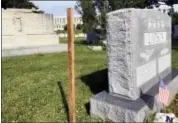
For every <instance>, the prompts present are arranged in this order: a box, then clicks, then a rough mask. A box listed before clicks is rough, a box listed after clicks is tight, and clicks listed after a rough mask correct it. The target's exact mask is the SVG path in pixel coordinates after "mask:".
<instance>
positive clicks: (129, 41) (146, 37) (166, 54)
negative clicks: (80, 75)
mask: <svg viewBox="0 0 178 123" xmlns="http://www.w3.org/2000/svg"><path fill="white" fill-rule="evenodd" d="M107 55H108V81H109V83H108V85H109V92H105V91H103V92H100V93H99V94H97V95H94V96H93V97H91V99H90V113H91V115H92V116H99V117H101V118H103V119H105V120H111V121H114V122H143V121H144V120H145V118H146V116H148V114H149V113H150V112H156V111H159V110H160V109H161V108H163V106H162V105H161V104H159V103H158V102H157V95H158V91H159V81H160V79H163V80H164V81H165V84H166V85H167V87H168V89H169V91H170V100H169V102H170V101H171V100H172V98H173V96H174V95H175V94H176V92H177V90H178V83H177V82H176V81H178V76H176V74H177V71H175V70H174V71H173V70H172V67H171V18H170V17H169V16H168V15H166V14H163V13H161V12H159V11H157V10H153V9H134V8H131V9H121V10H117V11H113V12H110V13H108V14H107Z"/></svg>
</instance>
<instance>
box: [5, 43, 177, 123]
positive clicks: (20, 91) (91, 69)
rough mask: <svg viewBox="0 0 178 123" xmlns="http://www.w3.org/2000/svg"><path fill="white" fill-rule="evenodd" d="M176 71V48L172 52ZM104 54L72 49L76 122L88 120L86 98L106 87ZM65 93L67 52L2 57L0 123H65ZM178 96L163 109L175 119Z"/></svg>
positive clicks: (103, 52)
mask: <svg viewBox="0 0 178 123" xmlns="http://www.w3.org/2000/svg"><path fill="white" fill-rule="evenodd" d="M172 59H173V60H172V62H173V67H174V68H177V69H178V48H177V49H176V48H175V49H173V56H172ZM106 63H107V61H106V51H97V52H96V51H91V50H88V48H87V47H86V45H83V43H80V42H79V41H77V42H76V46H75V76H76V78H75V86H76V88H75V90H76V91H75V92H76V118H77V122H96V121H101V122H102V120H101V119H96V118H90V115H89V114H88V109H89V105H88V102H89V99H90V97H91V96H92V95H93V94H96V93H98V92H100V91H102V90H104V89H106V88H107V86H106V85H107V70H106V66H107V64H106ZM103 83H104V84H103ZM67 94H68V73H67V53H66V52H65V53H54V54H47V55H43V54H39V55H31V56H18V57H5V58H2V122H13V121H14V122H66V121H67V117H68V113H67V110H68V108H67V99H68V98H67ZM177 107H178V95H177V97H176V98H175V100H174V101H173V102H172V104H171V105H170V106H169V107H168V108H166V110H167V111H168V112H169V111H171V112H173V113H175V114H176V116H177V117H178V108H177Z"/></svg>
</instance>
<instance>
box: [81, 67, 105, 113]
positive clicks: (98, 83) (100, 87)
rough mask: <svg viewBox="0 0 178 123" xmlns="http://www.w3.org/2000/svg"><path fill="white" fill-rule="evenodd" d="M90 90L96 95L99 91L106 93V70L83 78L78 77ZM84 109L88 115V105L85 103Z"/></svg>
mask: <svg viewBox="0 0 178 123" xmlns="http://www.w3.org/2000/svg"><path fill="white" fill-rule="evenodd" d="M80 79H81V80H82V82H84V83H85V84H86V85H87V86H88V87H89V88H90V90H91V92H92V93H93V94H97V93H99V92H101V91H108V70H107V69H103V70H100V71H97V72H94V73H91V74H88V75H85V76H82V77H80ZM85 108H86V111H87V113H88V114H90V104H89V103H86V104H85Z"/></svg>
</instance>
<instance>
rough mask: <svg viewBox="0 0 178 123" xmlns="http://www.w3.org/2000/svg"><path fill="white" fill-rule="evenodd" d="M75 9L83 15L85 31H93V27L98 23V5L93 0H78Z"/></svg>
mask: <svg viewBox="0 0 178 123" xmlns="http://www.w3.org/2000/svg"><path fill="white" fill-rule="evenodd" d="M75 9H76V10H77V11H78V13H79V14H80V15H81V16H82V20H83V31H84V32H85V33H87V32H93V29H94V28H96V26H97V25H98V22H97V17H96V7H95V4H94V2H93V1H92V0H78V1H77V5H76V6H75Z"/></svg>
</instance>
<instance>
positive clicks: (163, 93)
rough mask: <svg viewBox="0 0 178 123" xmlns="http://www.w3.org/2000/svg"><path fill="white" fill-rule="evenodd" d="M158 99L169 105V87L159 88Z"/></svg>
mask: <svg viewBox="0 0 178 123" xmlns="http://www.w3.org/2000/svg"><path fill="white" fill-rule="evenodd" d="M158 101H159V102H160V103H162V104H164V105H168V101H169V91H168V89H167V88H161V87H160V88H159V95H158Z"/></svg>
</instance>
